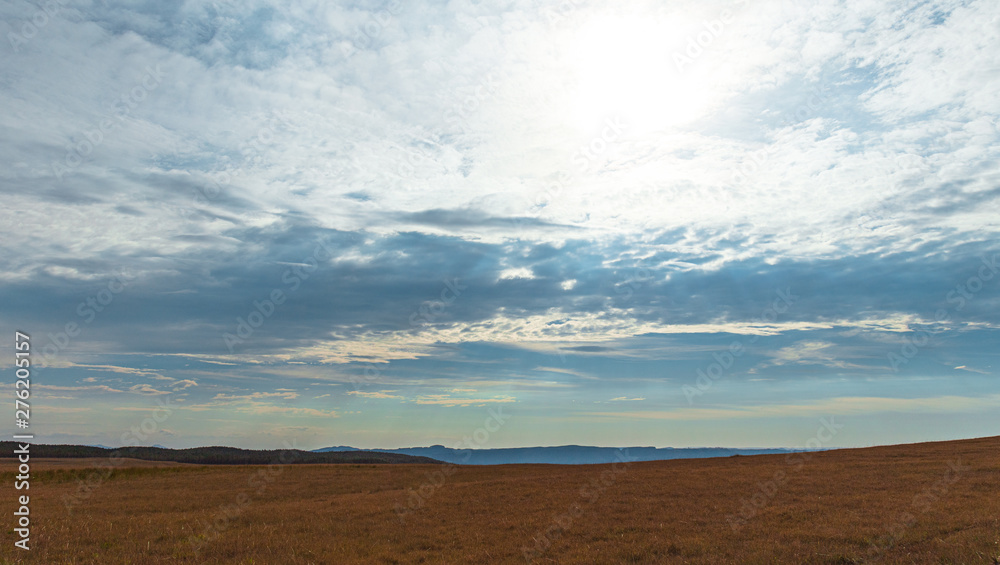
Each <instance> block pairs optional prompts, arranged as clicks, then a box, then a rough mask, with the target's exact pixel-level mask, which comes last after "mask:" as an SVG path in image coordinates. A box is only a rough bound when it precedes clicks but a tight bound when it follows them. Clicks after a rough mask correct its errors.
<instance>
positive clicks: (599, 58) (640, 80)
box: [571, 16, 709, 132]
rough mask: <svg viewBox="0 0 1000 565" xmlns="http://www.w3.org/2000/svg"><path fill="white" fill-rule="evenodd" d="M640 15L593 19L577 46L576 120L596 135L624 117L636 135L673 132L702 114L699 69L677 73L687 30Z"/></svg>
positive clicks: (703, 98) (703, 100)
mask: <svg viewBox="0 0 1000 565" xmlns="http://www.w3.org/2000/svg"><path fill="white" fill-rule="evenodd" d="M680 24H681V22H677V21H664V20H658V19H653V18H643V17H640V16H603V17H594V18H593V19H591V20H589V21H588V22H587V23H585V24H584V25H582V26H581V27H580V28H579V31H578V33H576V34H575V37H574V38H573V41H574V44H573V46H572V53H573V67H574V71H575V72H574V74H575V75H576V78H577V84H576V88H575V90H574V92H573V93H572V96H573V100H572V106H571V111H572V119H573V122H574V124H575V125H576V126H577V127H578V128H580V129H582V130H585V131H587V130H591V129H593V128H594V127H595V126H596V125H597V124H600V123H602V122H603V121H604V120H605V119H608V118H612V117H615V118H620V119H621V120H622V121H623V122H625V123H626V124H628V125H629V127H630V129H631V130H633V131H640V132H641V131H657V130H664V129H669V128H671V127H675V126H679V125H682V124H684V123H687V122H689V121H692V120H694V119H696V118H698V117H699V116H701V115H702V113H703V112H704V110H705V108H706V106H707V100H708V99H709V97H708V96H707V95H706V94H707V93H706V92H705V87H704V76H703V75H702V74H701V73H699V69H697V68H694V69H692V68H678V66H677V65H676V64H675V57H674V55H675V51H676V50H678V49H682V47H681V46H683V44H684V38H685V35H684V30H685V26H684V25H680Z"/></svg>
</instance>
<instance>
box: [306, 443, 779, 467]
mask: <svg viewBox="0 0 1000 565" xmlns="http://www.w3.org/2000/svg"><path fill="white" fill-rule="evenodd" d="M314 451H315V452H316V453H329V452H340V453H348V452H352V451H358V449H357V448H354V447H348V446H337V447H324V448H322V449H316V450H314ZM370 451H377V452H379V453H399V454H404V455H414V456H418V457H430V458H431V459H436V460H438V461H444V462H446V463H455V464H457V465H509V464H518V463H546V464H552V465H586V464H600V463H614V462H616V461H665V460H669V459H703V458H708V457H731V456H733V455H764V454H785V453H792V452H794V451H795V450H792V449H736V448H728V447H685V448H673V447H660V448H657V447H593V446H586V445H560V446H556V447H511V448H498V449H453V448H450V447H445V446H443V445H432V446H430V447H403V448H399V449H372V450H370Z"/></svg>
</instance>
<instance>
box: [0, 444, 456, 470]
mask: <svg viewBox="0 0 1000 565" xmlns="http://www.w3.org/2000/svg"><path fill="white" fill-rule="evenodd" d="M16 445H17V444H16V443H15V442H12V441H0V457H11V456H12V454H13V453H14V450H15V449H17V448H16ZM30 451H31V456H32V457H33V458H34V457H38V458H131V459H143V460H146V461H174V462H177V463H195V464H200V465H267V464H269V463H275V462H281V463H288V464H295V463H355V464H368V463H432V464H437V463H440V461H435V460H434V459H430V458H427V457H414V456H411V455H406V454H401V453H375V452H371V451H350V452H328V453H315V452H312V451H303V450H299V449H287V450H278V449H275V450H255V449H239V448H235V447H219V446H212V447H194V448H190V449H169V448H166V447H143V446H129V447H121V448H116V449H112V448H105V447H95V446H90V445H47V444H32V445H31V450H30Z"/></svg>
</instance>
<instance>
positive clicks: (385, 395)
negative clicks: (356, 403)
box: [347, 390, 403, 398]
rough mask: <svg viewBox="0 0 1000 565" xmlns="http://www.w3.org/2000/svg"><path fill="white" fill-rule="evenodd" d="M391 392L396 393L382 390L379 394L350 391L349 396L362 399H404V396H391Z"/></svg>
mask: <svg viewBox="0 0 1000 565" xmlns="http://www.w3.org/2000/svg"><path fill="white" fill-rule="evenodd" d="M390 392H396V391H394V390H381V391H378V392H365V391H361V390H349V391H347V394H352V395H354V396H360V397H362V398H403V397H402V396H396V395H393V394H389V393H390Z"/></svg>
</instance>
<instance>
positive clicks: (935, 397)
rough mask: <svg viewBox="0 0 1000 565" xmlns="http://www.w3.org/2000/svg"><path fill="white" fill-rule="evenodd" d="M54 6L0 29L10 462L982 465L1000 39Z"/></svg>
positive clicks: (448, 13) (992, 369)
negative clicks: (16, 362) (678, 459)
mask: <svg viewBox="0 0 1000 565" xmlns="http://www.w3.org/2000/svg"><path fill="white" fill-rule="evenodd" d="M623 4H624V5H623ZM48 5H49V6H50V8H49V9H50V13H46V12H45V11H44V10H42V9H40V8H39V7H38V5H37V4H35V3H32V2H27V1H24V0H13V1H11V2H5V3H3V4H2V5H0V37H2V38H3V45H0V71H2V73H0V107H2V108H3V111H2V112H0V123H2V129H0V159H2V165H3V166H2V167H0V175H2V176H0V191H2V199H3V203H4V205H3V206H2V208H0V217H2V222H0V229H2V244H0V246H2V247H0V249H2V251H0V261H2V269H0V296H2V298H3V299H2V301H0V328H2V329H3V331H4V332H5V334H6V335H12V334H13V332H14V330H15V329H17V330H21V331H24V332H27V333H29V334H30V335H31V336H32V343H33V346H34V351H35V360H36V362H37V363H38V364H39V365H41V366H40V367H38V369H37V372H36V373H35V375H34V378H33V384H32V389H31V390H32V393H33V396H32V431H33V432H34V433H35V434H36V437H37V438H38V441H40V442H43V443H98V444H104V445H111V446H118V445H123V444H162V445H167V446H171V447H190V446H196V445H211V444H227V445H235V446H240V447H251V448H271V447H280V446H281V445H282V442H284V441H288V442H294V443H295V444H296V445H298V446H300V447H303V448H309V449H312V448H319V447H324V446H329V445H352V446H356V447H402V446H414V445H430V444H437V443H440V444H445V445H448V446H454V445H456V444H457V443H460V442H462V440H463V438H478V439H472V444H473V445H474V446H476V447H487V448H488V447H511V446H533V445H560V444H570V443H575V444H587V445H619V446H624V445H655V446H675V447H685V446H704V445H724V446H734V447H736V446H744V447H747V446H761V447H771V446H802V445H805V444H806V443H807V442H808V441H809V440H811V439H813V438H815V437H816V436H817V431H818V429H819V428H821V427H822V426H823V424H821V423H820V421H821V419H825V420H826V421H827V422H830V421H831V419H833V421H835V422H836V423H837V425H838V426H842V427H837V428H836V429H837V433H836V434H835V435H834V436H833V437H832V439H829V440H825V441H824V443H823V445H822V446H823V447H835V446H857V445H871V444H878V443H899V442H915V441H925V440H939V439H952V438H963V437H975V436H986V435H998V434H1000V420H997V418H996V416H995V415H996V410H997V408H998V407H1000V383H998V381H997V373H998V367H997V355H998V353H997V352H998V347H997V343H998V340H997V338H998V336H1000V333H998V328H1000V300H998V294H997V290H998V288H1000V277H998V276H997V270H998V264H997V260H998V257H1000V255H998V254H1000V249H998V234H1000V224H998V217H1000V216H998V210H1000V208H998V203H1000V182H998V180H1000V161H998V157H1000V143H998V142H1000V139H998V137H1000V122H998V115H997V113H998V110H1000V49H998V46H1000V5H997V4H996V3H995V2H992V1H967V2H916V1H897V2H881V1H862V0H858V1H842V2H834V1H825V2H808V3H801V2H788V1H765V0H755V1H741V0H736V1H731V2H701V1H699V2H695V1H665V2H643V1H636V2H628V3H621V2H611V1H601V0H579V1H574V0H567V1H564V2H561V3H560V2H550V3H549V2H529V1H516V0H510V1H487V0H482V1H476V0H465V1H452V2H427V1H417V2H397V1H394V0H389V1H371V2H319V1H309V0H303V1H294V2H271V1H264V0H250V1H247V2H235V1H221V2H183V3H160V2H148V1H147V2H141V1H125V2H117V1H112V0H107V1H94V2H90V1H83V0H56V1H55V2H54V3H49V4H48ZM0 358H2V359H3V363H4V364H5V366H7V367H12V366H13V346H11V347H10V348H9V349H8V353H7V354H5V355H2V356H0ZM11 402H13V401H11ZM162 405H165V406H167V407H168V408H167V409H163V408H160V409H157V407H158V406H162ZM491 410H492V411H493V412H494V413H495V412H496V411H500V413H501V414H503V419H504V423H503V425H502V426H500V427H499V428H497V429H491V430H490V432H489V433H488V434H484V433H482V432H480V433H478V434H477V433H476V432H477V429H479V428H481V427H482V426H484V422H485V421H486V420H487V418H488V417H489V414H490V411H491ZM491 427H494V428H496V426H492V425H491ZM821 435H822V436H823V437H827V434H821Z"/></svg>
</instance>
